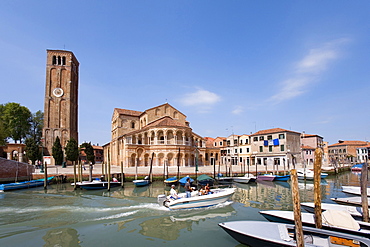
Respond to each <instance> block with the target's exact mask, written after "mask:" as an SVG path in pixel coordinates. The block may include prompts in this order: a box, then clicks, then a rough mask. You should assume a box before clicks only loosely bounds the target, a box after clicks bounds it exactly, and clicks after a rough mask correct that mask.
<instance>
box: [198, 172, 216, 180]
mask: <svg viewBox="0 0 370 247" xmlns="http://www.w3.org/2000/svg"><path fill="white" fill-rule="evenodd" d="M197 180H198V181H204V180H213V178H211V177H210V176H208V175H206V174H202V175H200V176H198V177H197Z"/></svg>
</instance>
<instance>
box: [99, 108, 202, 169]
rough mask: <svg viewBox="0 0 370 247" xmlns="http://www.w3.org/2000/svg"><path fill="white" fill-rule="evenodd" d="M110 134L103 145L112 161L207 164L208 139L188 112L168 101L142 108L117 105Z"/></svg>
mask: <svg viewBox="0 0 370 247" xmlns="http://www.w3.org/2000/svg"><path fill="white" fill-rule="evenodd" d="M111 134H112V136H111V138H112V139H111V142H110V143H108V144H106V145H104V157H105V159H106V161H107V162H110V163H111V165H116V166H118V165H121V164H123V166H124V167H137V166H149V165H150V164H151V162H152V164H153V166H164V165H166V166H177V165H179V166H195V165H196V164H198V165H204V164H205V152H206V145H205V144H206V141H205V139H204V138H202V137H201V136H199V135H197V134H195V133H194V132H193V131H192V129H191V128H190V124H189V122H188V121H186V116H185V115H184V114H183V113H181V112H180V111H178V110H177V109H176V108H174V107H173V106H171V105H170V104H168V103H166V104H163V105H160V106H156V107H153V108H150V109H148V110H145V111H143V112H140V111H133V110H127V109H119V108H115V109H114V111H113V116H112V129H111ZM152 157H153V160H152Z"/></svg>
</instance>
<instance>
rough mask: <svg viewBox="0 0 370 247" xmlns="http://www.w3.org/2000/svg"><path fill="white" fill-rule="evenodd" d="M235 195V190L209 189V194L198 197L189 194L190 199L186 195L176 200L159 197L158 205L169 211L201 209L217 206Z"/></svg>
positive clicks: (182, 194) (183, 194) (164, 196)
mask: <svg viewBox="0 0 370 247" xmlns="http://www.w3.org/2000/svg"><path fill="white" fill-rule="evenodd" d="M234 193H235V188H225V189H211V194H207V195H199V192H198V191H193V192H191V197H188V198H187V197H186V193H180V194H178V197H179V198H178V199H175V198H173V197H172V196H166V195H159V196H158V204H159V205H163V206H165V207H167V208H169V209H189V208H201V207H209V206H213V205H217V204H220V203H223V202H225V201H227V200H228V199H229V198H230V196H232V195H233V194H234Z"/></svg>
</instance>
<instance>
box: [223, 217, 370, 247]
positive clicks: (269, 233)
mask: <svg viewBox="0 0 370 247" xmlns="http://www.w3.org/2000/svg"><path fill="white" fill-rule="evenodd" d="M218 225H219V226H220V227H222V228H223V229H224V230H225V231H226V232H227V233H228V234H230V236H231V237H233V238H234V239H236V240H237V241H239V242H240V243H242V244H246V245H248V246H251V247H254V246H256V247H259V246H264V247H267V246H297V243H296V240H295V238H294V236H295V226H294V225H291V224H283V223H275V222H267V221H230V222H224V223H220V224H218ZM302 228H303V235H304V236H303V239H304V242H305V246H307V247H313V246H315V247H318V246H370V240H369V239H368V238H365V237H360V236H355V235H351V234H346V233H341V232H336V231H330V230H323V229H317V228H313V227H307V226H303V227H302ZM336 240H340V242H342V244H339V243H338V242H339V241H336ZM347 243H348V244H347ZM354 243H355V244H356V245H349V244H354Z"/></svg>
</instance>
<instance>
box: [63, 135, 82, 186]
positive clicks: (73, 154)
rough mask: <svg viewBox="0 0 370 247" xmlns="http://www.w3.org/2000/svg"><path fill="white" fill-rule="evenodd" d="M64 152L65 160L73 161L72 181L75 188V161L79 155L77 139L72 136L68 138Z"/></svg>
mask: <svg viewBox="0 0 370 247" xmlns="http://www.w3.org/2000/svg"><path fill="white" fill-rule="evenodd" d="M65 152H66V160H70V161H72V163H73V181H74V189H76V188H77V186H76V182H77V181H76V180H77V179H76V161H77V160H78V157H79V155H80V150H78V144H77V141H76V140H75V139H74V138H73V137H72V138H71V139H69V140H68V142H67V145H66V147H65Z"/></svg>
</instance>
